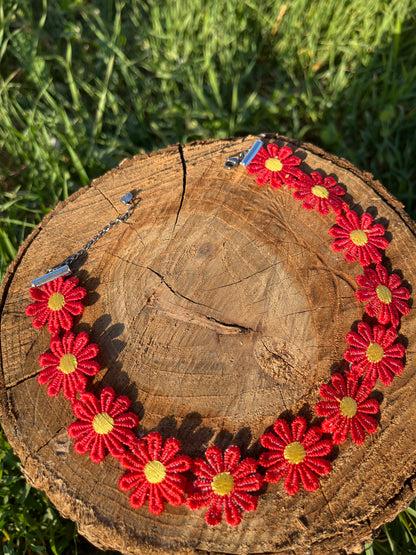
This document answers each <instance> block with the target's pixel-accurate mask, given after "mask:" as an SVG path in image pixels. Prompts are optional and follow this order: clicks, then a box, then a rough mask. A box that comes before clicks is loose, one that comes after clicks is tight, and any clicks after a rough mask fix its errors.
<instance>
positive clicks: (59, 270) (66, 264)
mask: <svg viewBox="0 0 416 555" xmlns="http://www.w3.org/2000/svg"><path fill="white" fill-rule="evenodd" d="M132 201H133V195H132V193H127V194H126V195H124V197H122V198H121V202H122V203H123V204H124V205H126V206H127V211H126V213H125V214H124V215H123V216H119V217H118V218H116V219H115V220H111V222H108V224H107V225H105V226H104V227H103V228H102V229H100V231H99V232H98V233H97V234H96V235H94V237H92V238H91V239H90V240H89V241H88V242H87V243H85V245H83V246H82V247H81V248H80V249H79V251H77V252H76V253H74V254H71V256H68V258H65V260H63V261H62V262H60V263H59V264H57V265H56V266H53V267H52V268H49V269H48V270H46V273H45V274H44V275H43V276H42V277H40V278H38V279H35V280H34V281H32V287H40V286H41V285H44V284H45V283H48V282H49V281H52V280H54V279H56V278H57V277H60V276H65V275H68V274H70V273H71V270H70V265H71V264H72V263H73V262H75V260H78V258H79V257H80V256H82V255H83V254H85V253H86V252H87V250H88V249H90V248H91V247H92V246H93V245H95V243H96V242H97V241H98V240H99V239H101V237H102V236H103V235H105V234H106V233H107V232H108V231H110V229H111V228H112V227H114V226H115V225H117V224H118V223H120V222H125V221H126V220H127V219H128V218H129V217H130V215H131V211H132V208H133V203H132Z"/></svg>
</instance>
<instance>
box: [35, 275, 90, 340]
mask: <svg viewBox="0 0 416 555" xmlns="http://www.w3.org/2000/svg"><path fill="white" fill-rule="evenodd" d="M78 283H79V280H78V278H76V277H70V278H67V279H65V280H64V279H63V278H57V279H54V280H53V281H50V282H49V283H46V284H45V285H42V288H41V289H40V288H39V287H31V288H30V290H29V295H30V296H31V297H32V299H34V300H35V302H34V303H32V304H30V305H28V306H27V307H26V314H27V315H28V316H34V317H35V318H34V319H33V326H34V327H35V328H38V329H39V328H42V327H43V326H44V325H45V324H46V322H47V323H48V330H49V332H50V333H51V334H52V335H56V334H57V333H58V332H59V330H60V329H64V330H66V331H68V330H70V329H71V328H72V316H79V315H80V314H82V313H83V312H84V305H83V304H82V303H81V302H80V300H81V299H83V298H84V297H85V295H86V294H87V291H86V290H85V289H84V288H83V287H77V285H78ZM71 315H72V316H71Z"/></svg>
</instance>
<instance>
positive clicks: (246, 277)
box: [204, 262, 280, 291]
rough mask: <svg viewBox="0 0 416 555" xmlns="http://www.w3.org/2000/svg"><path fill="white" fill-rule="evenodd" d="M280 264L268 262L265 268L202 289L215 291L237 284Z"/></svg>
mask: <svg viewBox="0 0 416 555" xmlns="http://www.w3.org/2000/svg"><path fill="white" fill-rule="evenodd" d="M279 264H280V262H275V263H274V264H270V266H267V267H266V268H262V269H261V270H258V271H257V272H254V273H252V274H250V275H248V276H244V277H242V278H241V279H239V280H237V281H233V282H231V283H226V284H225V285H219V286H218V287H212V288H211V289H204V291H216V290H217V289H224V288H225V287H231V286H233V285H238V284H239V283H241V282H242V281H245V280H246V279H250V278H252V277H254V276H257V275H258V274H262V273H263V272H266V271H267V270H270V268H274V267H275V266H278V265H279Z"/></svg>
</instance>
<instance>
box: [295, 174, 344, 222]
mask: <svg viewBox="0 0 416 555" xmlns="http://www.w3.org/2000/svg"><path fill="white" fill-rule="evenodd" d="M293 184H294V186H295V187H296V191H295V192H294V193H293V196H294V197H295V198H296V199H298V200H303V203H302V206H303V207H304V208H306V210H313V209H314V208H315V207H316V209H317V210H318V212H319V213H320V214H322V215H324V216H326V215H327V214H329V209H330V208H332V210H333V211H334V212H336V213H337V214H339V213H340V212H341V210H342V209H343V208H344V207H345V206H346V205H345V202H344V201H343V200H342V199H340V198H339V197H340V196H342V195H345V191H344V189H343V188H342V187H341V186H340V185H338V183H337V181H336V179H334V178H333V177H323V175H321V174H320V173H319V172H312V173H311V174H310V176H308V175H306V174H305V175H303V177H302V180H301V181H296V180H293Z"/></svg>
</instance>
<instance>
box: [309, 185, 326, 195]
mask: <svg viewBox="0 0 416 555" xmlns="http://www.w3.org/2000/svg"><path fill="white" fill-rule="evenodd" d="M311 191H312V194H313V195H315V196H316V197H319V198H328V197H329V191H328V189H327V188H326V187H322V185H315V187H312V189H311Z"/></svg>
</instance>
